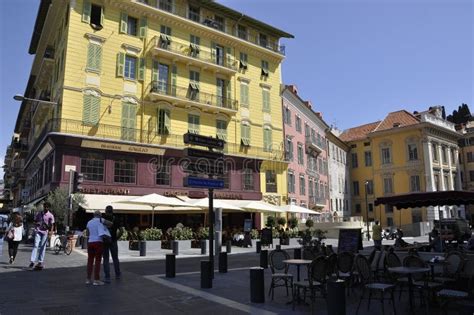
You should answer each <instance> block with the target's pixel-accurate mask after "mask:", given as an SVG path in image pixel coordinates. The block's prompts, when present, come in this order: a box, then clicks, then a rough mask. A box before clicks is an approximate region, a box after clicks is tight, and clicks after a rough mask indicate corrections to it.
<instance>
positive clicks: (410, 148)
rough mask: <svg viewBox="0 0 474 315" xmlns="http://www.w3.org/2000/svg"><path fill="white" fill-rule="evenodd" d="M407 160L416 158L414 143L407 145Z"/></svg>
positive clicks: (416, 151) (416, 152) (416, 150)
mask: <svg viewBox="0 0 474 315" xmlns="http://www.w3.org/2000/svg"><path fill="white" fill-rule="evenodd" d="M408 160H410V161H416V160H418V149H417V147H416V144H409V145H408Z"/></svg>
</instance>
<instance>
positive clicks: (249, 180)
mask: <svg viewBox="0 0 474 315" xmlns="http://www.w3.org/2000/svg"><path fill="white" fill-rule="evenodd" d="M242 180H243V183H242V186H243V190H246V191H249V190H254V184H253V172H252V170H251V169H250V168H246V169H244V170H243V171H242Z"/></svg>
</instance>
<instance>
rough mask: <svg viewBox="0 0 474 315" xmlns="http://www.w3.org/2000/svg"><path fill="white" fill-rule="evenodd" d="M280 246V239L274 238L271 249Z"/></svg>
mask: <svg viewBox="0 0 474 315" xmlns="http://www.w3.org/2000/svg"><path fill="white" fill-rule="evenodd" d="M277 245H280V239H279V238H274V239H273V247H275V246H277Z"/></svg>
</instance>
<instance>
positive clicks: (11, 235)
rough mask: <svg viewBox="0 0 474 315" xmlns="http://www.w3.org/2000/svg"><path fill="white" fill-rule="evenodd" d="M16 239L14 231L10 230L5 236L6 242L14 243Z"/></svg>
mask: <svg viewBox="0 0 474 315" xmlns="http://www.w3.org/2000/svg"><path fill="white" fill-rule="evenodd" d="M14 238H15V233H13V230H12V229H10V230H8V232H7V234H6V235H5V240H6V241H13V239H14Z"/></svg>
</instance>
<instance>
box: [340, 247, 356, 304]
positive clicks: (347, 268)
mask: <svg viewBox="0 0 474 315" xmlns="http://www.w3.org/2000/svg"><path fill="white" fill-rule="evenodd" d="M353 276H354V254H353V253H350V252H342V253H339V255H338V257H337V277H338V278H339V279H341V280H344V281H345V283H346V288H350V287H351V286H352V282H353ZM349 292H350V290H347V294H348V295H349Z"/></svg>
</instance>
